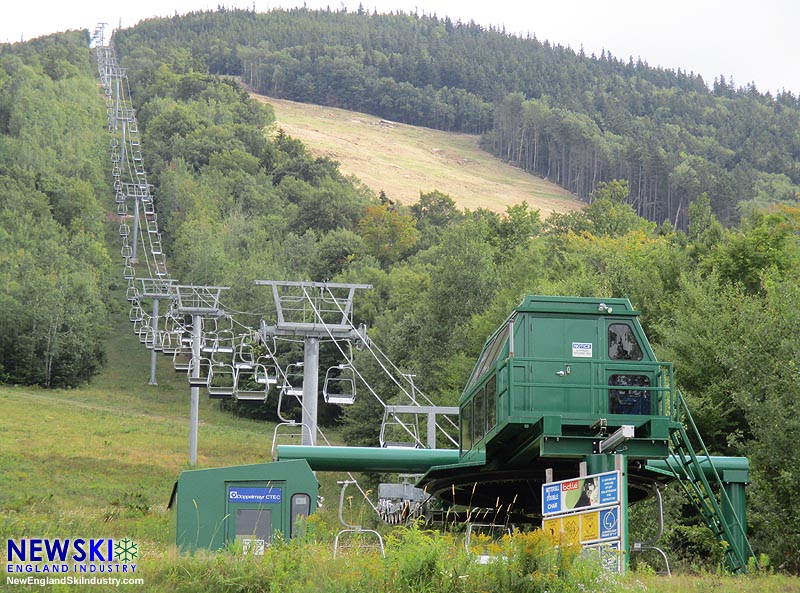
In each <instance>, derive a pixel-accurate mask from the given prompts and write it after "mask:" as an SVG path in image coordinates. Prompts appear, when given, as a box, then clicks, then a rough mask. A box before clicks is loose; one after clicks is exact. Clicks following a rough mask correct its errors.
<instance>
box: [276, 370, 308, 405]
mask: <svg viewBox="0 0 800 593" xmlns="http://www.w3.org/2000/svg"><path fill="white" fill-rule="evenodd" d="M281 393H282V394H283V395H285V396H287V397H291V396H294V397H296V398H297V399H300V400H301V399H302V398H303V363H302V362H293V363H291V364H290V365H288V366H287V367H286V374H285V375H284V376H283V385H281Z"/></svg>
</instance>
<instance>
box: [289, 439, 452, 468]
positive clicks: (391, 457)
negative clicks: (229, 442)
mask: <svg viewBox="0 0 800 593" xmlns="http://www.w3.org/2000/svg"><path fill="white" fill-rule="evenodd" d="M278 459H279V460H280V461H285V460H290V459H305V460H306V461H307V462H308V465H309V466H310V467H311V469H312V470H315V471H358V472H398V473H409V474H414V473H425V472H426V471H428V470H429V469H430V468H431V467H433V466H435V465H453V464H456V463H458V459H459V452H458V450H456V449H414V448H412V447H402V448H388V447H304V446H302V445H278Z"/></svg>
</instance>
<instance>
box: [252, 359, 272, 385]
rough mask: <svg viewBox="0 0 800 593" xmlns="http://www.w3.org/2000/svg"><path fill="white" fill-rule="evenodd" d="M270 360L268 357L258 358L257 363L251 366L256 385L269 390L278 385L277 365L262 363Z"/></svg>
mask: <svg viewBox="0 0 800 593" xmlns="http://www.w3.org/2000/svg"><path fill="white" fill-rule="evenodd" d="M267 360H272V357H270V356H260V357H259V358H258V362H257V363H256V364H255V365H254V366H253V371H254V376H255V381H256V383H259V384H261V385H266V386H267V389H270V388H271V387H272V386H273V385H277V384H278V365H276V364H268V363H266V362H263V361H267Z"/></svg>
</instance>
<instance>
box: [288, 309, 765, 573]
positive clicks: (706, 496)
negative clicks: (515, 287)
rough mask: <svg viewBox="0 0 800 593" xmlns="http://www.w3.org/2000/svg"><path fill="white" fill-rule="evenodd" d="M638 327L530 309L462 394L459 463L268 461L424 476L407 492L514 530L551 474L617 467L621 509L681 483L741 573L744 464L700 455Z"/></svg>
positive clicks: (406, 454) (510, 325)
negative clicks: (473, 510) (495, 515)
mask: <svg viewBox="0 0 800 593" xmlns="http://www.w3.org/2000/svg"><path fill="white" fill-rule="evenodd" d="M638 317H639V312H638V311H635V310H634V309H633V307H632V306H631V304H630V302H629V301H628V300H627V299H619V298H613V299H597V298H583V297H547V296H528V297H526V298H525V299H524V300H523V301H522V302H521V303H520V304H519V306H517V307H516V308H515V309H514V311H513V312H512V313H511V315H510V316H509V317H508V318H507V320H506V321H505V322H504V323H503V324H502V325H501V326H500V327H499V328H498V329H497V330H496V331H495V332H494V334H493V335H492V336H490V337H489V339H488V340H487V341H486V343H485V345H484V347H483V350H482V352H481V354H480V357H479V358H478V361H477V363H476V364H475V367H474V369H473V371H472V374H471V376H470V377H469V380H468V381H467V385H466V387H465V389H464V391H463V393H462V395H461V397H460V400H459V404H458V408H459V431H460V434H459V435H458V437H459V438H458V440H459V443H460V446H459V450H457V451H456V450H452V451H451V450H431V449H418V448H408V449H405V450H396V449H392V450H389V449H381V448H364V447H360V448H352V447H298V446H279V447H278V458H279V459H305V460H307V461H308V463H309V465H310V466H311V468H312V469H315V470H342V471H344V470H351V471H386V472H389V471H398V472H420V473H421V474H422V477H421V478H420V479H419V481H418V483H417V486H418V487H420V488H424V489H425V490H426V492H427V493H429V494H432V495H433V496H435V497H436V498H438V499H441V500H442V501H445V502H447V503H451V504H455V505H464V506H470V507H478V508H486V509H498V510H499V509H503V512H504V513H505V514H506V517H505V520H511V521H514V522H524V521H528V522H535V521H537V520H538V519H539V518H540V517H541V512H542V500H541V493H542V484H543V483H544V482H545V481H546V480H545V476H546V475H548V474H547V472H548V470H549V471H550V472H552V473H551V474H549V475H550V480H548V481H554V480H555V481H559V480H566V479H571V478H572V477H574V476H576V475H577V472H578V468H579V467H580V464H581V463H585V464H586V465H585V466H584V467H585V468H586V469H587V470H588V472H589V473H600V472H604V471H609V470H613V469H614V466H615V463H617V464H618V463H619V462H618V461H617V460H619V459H622V460H623V463H624V468H623V470H624V473H625V476H626V483H627V492H626V500H627V501H628V502H629V503H630V502H636V501H637V500H640V499H642V498H645V497H647V496H650V495H652V493H653V492H654V488H657V487H659V486H660V485H662V484H665V483H667V482H671V481H675V480H677V481H678V483H679V484H680V487H681V488H682V489H683V490H684V492H685V494H686V496H687V497H688V499H689V500H690V501H691V502H692V504H693V505H694V506H695V507H696V509H697V511H698V513H699V515H700V516H701V517H702V519H703V520H704V522H705V523H706V524H707V525H708V527H709V528H710V529H711V530H712V531H713V533H714V535H715V536H716V537H717V538H718V539H719V540H720V541H724V542H726V543H727V545H726V546H725V549H726V555H727V558H726V559H727V563H728V565H729V567H730V568H731V569H732V570H734V571H738V570H744V569H745V568H746V566H747V559H748V557H749V556H750V554H751V551H750V548H749V545H748V543H747V538H746V532H745V527H744V526H745V523H746V516H745V512H746V508H745V498H744V487H745V484H746V483H747V481H748V478H749V475H748V474H749V472H748V463H747V459H746V458H736V457H733V458H731V457H726V458H718V457H717V458H715V457H711V456H710V455H709V454H708V451H706V450H705V446H704V445H703V443H702V439H701V438H700V435H699V433H698V432H697V430H696V427H695V425H694V422H693V420H692V418H691V415H690V413H689V410H688V408H687V407H686V404H685V402H684V400H683V398H682V397H681V395H680V393H679V392H678V391H677V390H676V388H675V378H674V374H673V368H672V365H671V364H670V363H665V362H660V361H658V360H657V359H656V357H655V355H654V353H653V350H652V348H651V346H650V343H649V342H648V340H647V337H646V336H645V333H644V331H643V329H642V326H641V324H640V323H639V319H638ZM620 434H622V435H623V438H621V439H617V438H616V436H618V435H620ZM611 437H615V438H613V439H612V438H611ZM612 441H613V442H612ZM617 441H619V442H618V443H617Z"/></svg>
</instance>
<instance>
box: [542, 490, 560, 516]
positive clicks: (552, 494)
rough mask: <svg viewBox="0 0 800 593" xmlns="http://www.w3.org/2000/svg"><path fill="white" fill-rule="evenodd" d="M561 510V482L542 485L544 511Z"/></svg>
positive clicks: (557, 511) (544, 512) (558, 511)
mask: <svg viewBox="0 0 800 593" xmlns="http://www.w3.org/2000/svg"><path fill="white" fill-rule="evenodd" d="M560 512H561V484H550V485H547V484H546V485H544V486H543V487H542V513H543V514H545V515H549V514H551V513H560Z"/></svg>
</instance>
